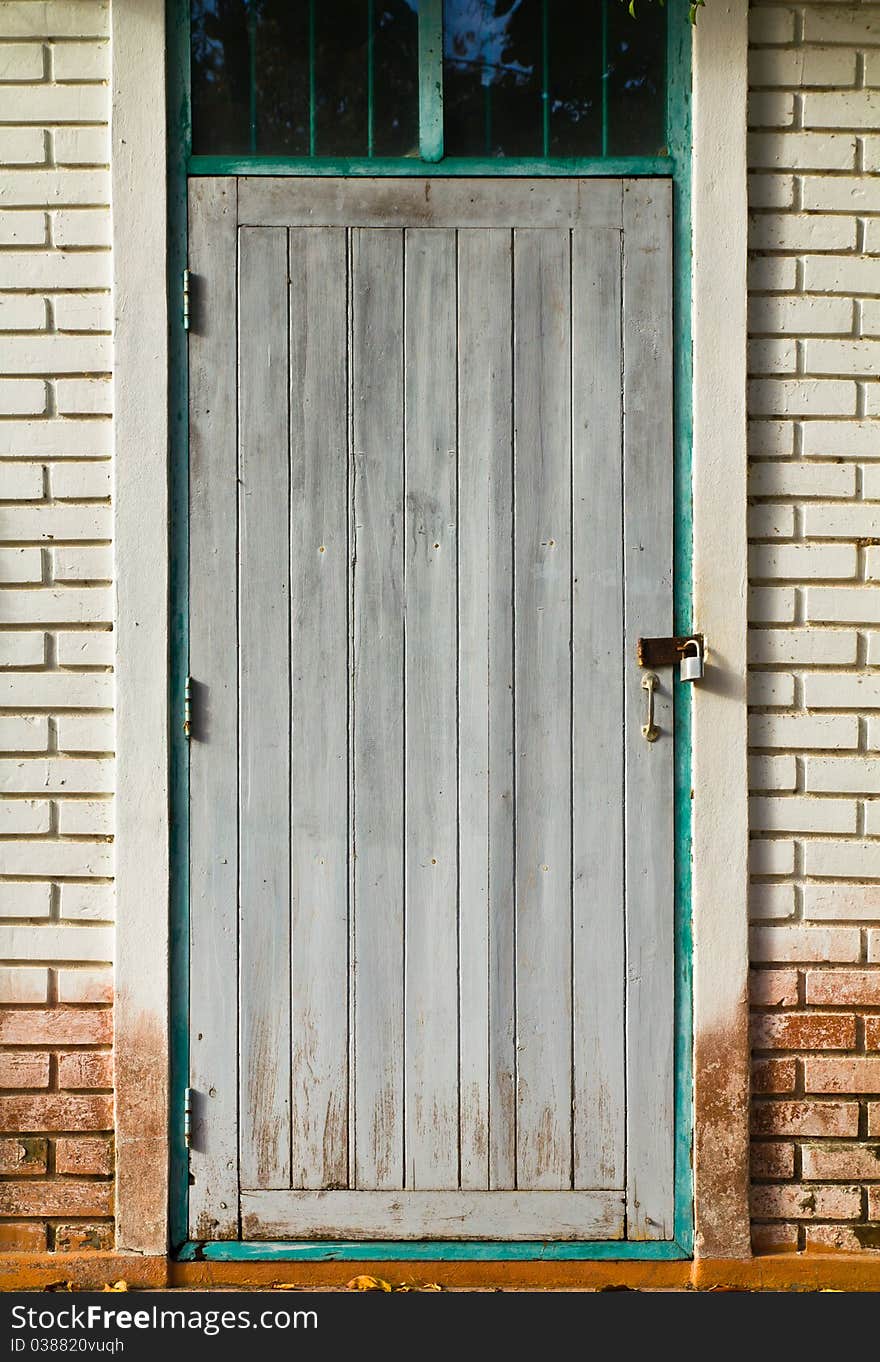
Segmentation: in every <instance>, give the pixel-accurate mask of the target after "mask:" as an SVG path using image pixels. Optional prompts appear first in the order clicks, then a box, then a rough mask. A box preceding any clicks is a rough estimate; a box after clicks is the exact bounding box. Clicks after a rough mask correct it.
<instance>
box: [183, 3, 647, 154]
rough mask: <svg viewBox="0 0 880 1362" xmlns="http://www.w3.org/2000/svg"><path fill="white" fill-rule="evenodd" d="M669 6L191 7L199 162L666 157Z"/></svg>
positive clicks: (195, 147) (195, 144) (194, 116)
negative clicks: (202, 159) (222, 159)
mask: <svg viewBox="0 0 880 1362" xmlns="http://www.w3.org/2000/svg"><path fill="white" fill-rule="evenodd" d="M667 13H668V11H667V7H666V6H664V5H662V4H658V3H648V2H647V0H645V2H644V3H643V4H641V5H640V6H639V13H638V17H637V18H636V19H633V18H632V17H631V16H630V14H629V12H628V10H627V7H626V6H625V5H624V4H622V3H621V0H192V4H191V48H190V53H191V88H192V151H193V153H194V154H195V155H196V156H233V157H238V158H248V157H288V158H292V159H296V160H304V159H307V160H314V161H320V160H321V159H322V158H324V159H335V160H338V159H339V158H346V159H348V160H353V161H364V162H369V161H371V160H373V159H377V158H395V159H411V160H413V161H415V162H423V163H435V162H438V161H440V160H442V159H443V158H444V157H448V158H454V159H461V158H473V159H480V160H487V159H490V160H491V159H495V158H516V159H523V160H526V159H527V160H532V161H534V160H544V161H552V160H569V159H572V158H603V157H607V158H609V159H610V158H615V159H620V158H625V157H658V156H664V155H666V151H667V142H668V136H667V107H668V104H669V101H668V99H667V71H666V68H667V62H666V52H667V32H666V29H667Z"/></svg>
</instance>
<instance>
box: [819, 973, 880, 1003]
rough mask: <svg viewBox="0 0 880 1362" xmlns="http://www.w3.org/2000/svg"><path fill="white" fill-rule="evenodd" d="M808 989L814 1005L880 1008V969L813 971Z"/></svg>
mask: <svg viewBox="0 0 880 1362" xmlns="http://www.w3.org/2000/svg"><path fill="white" fill-rule="evenodd" d="M806 987H807V1002H808V1003H811V1004H813V1005H814V1006H819V1007H880V969H873V970H872V969H818V970H810V972H809V973H808V974H807V985H806Z"/></svg>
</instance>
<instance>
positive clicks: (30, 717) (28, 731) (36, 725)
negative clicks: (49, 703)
mask: <svg viewBox="0 0 880 1362" xmlns="http://www.w3.org/2000/svg"><path fill="white" fill-rule="evenodd" d="M48 746H49V720H48V719H46V718H45V717H44V716H43V715H41V714H0V751H3V752H45V751H46V750H47V748H48Z"/></svg>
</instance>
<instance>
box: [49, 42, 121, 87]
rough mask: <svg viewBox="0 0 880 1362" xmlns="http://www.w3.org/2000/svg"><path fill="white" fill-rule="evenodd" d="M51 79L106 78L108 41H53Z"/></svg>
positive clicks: (108, 72) (108, 69)
mask: <svg viewBox="0 0 880 1362" xmlns="http://www.w3.org/2000/svg"><path fill="white" fill-rule="evenodd" d="M49 50H50V52H51V54H52V79H53V80H59V81H63V80H108V79H109V77H110V46H109V44H108V43H96V42H90V43H53V44H52V46H51V48H50V49H49Z"/></svg>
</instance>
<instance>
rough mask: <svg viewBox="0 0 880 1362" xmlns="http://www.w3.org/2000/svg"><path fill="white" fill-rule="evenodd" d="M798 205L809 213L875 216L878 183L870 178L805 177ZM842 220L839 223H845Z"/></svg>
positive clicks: (879, 205)
mask: <svg viewBox="0 0 880 1362" xmlns="http://www.w3.org/2000/svg"><path fill="white" fill-rule="evenodd" d="M801 194H802V200H801V202H802V206H803V207H804V208H806V209H807V210H808V211H809V212H811V213H812V212H815V211H816V210H830V211H832V212H837V213H844V212H850V213H876V212H877V211H878V210H880V182H878V180H877V179H876V177H873V176H870V175H834V176H832V177H828V178H826V177H825V176H821V175H807V176H806V177H805V178H804V181H803V184H802V186H801ZM846 220H847V219H845V218H843V219H841V221H844V222H845V221H846Z"/></svg>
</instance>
